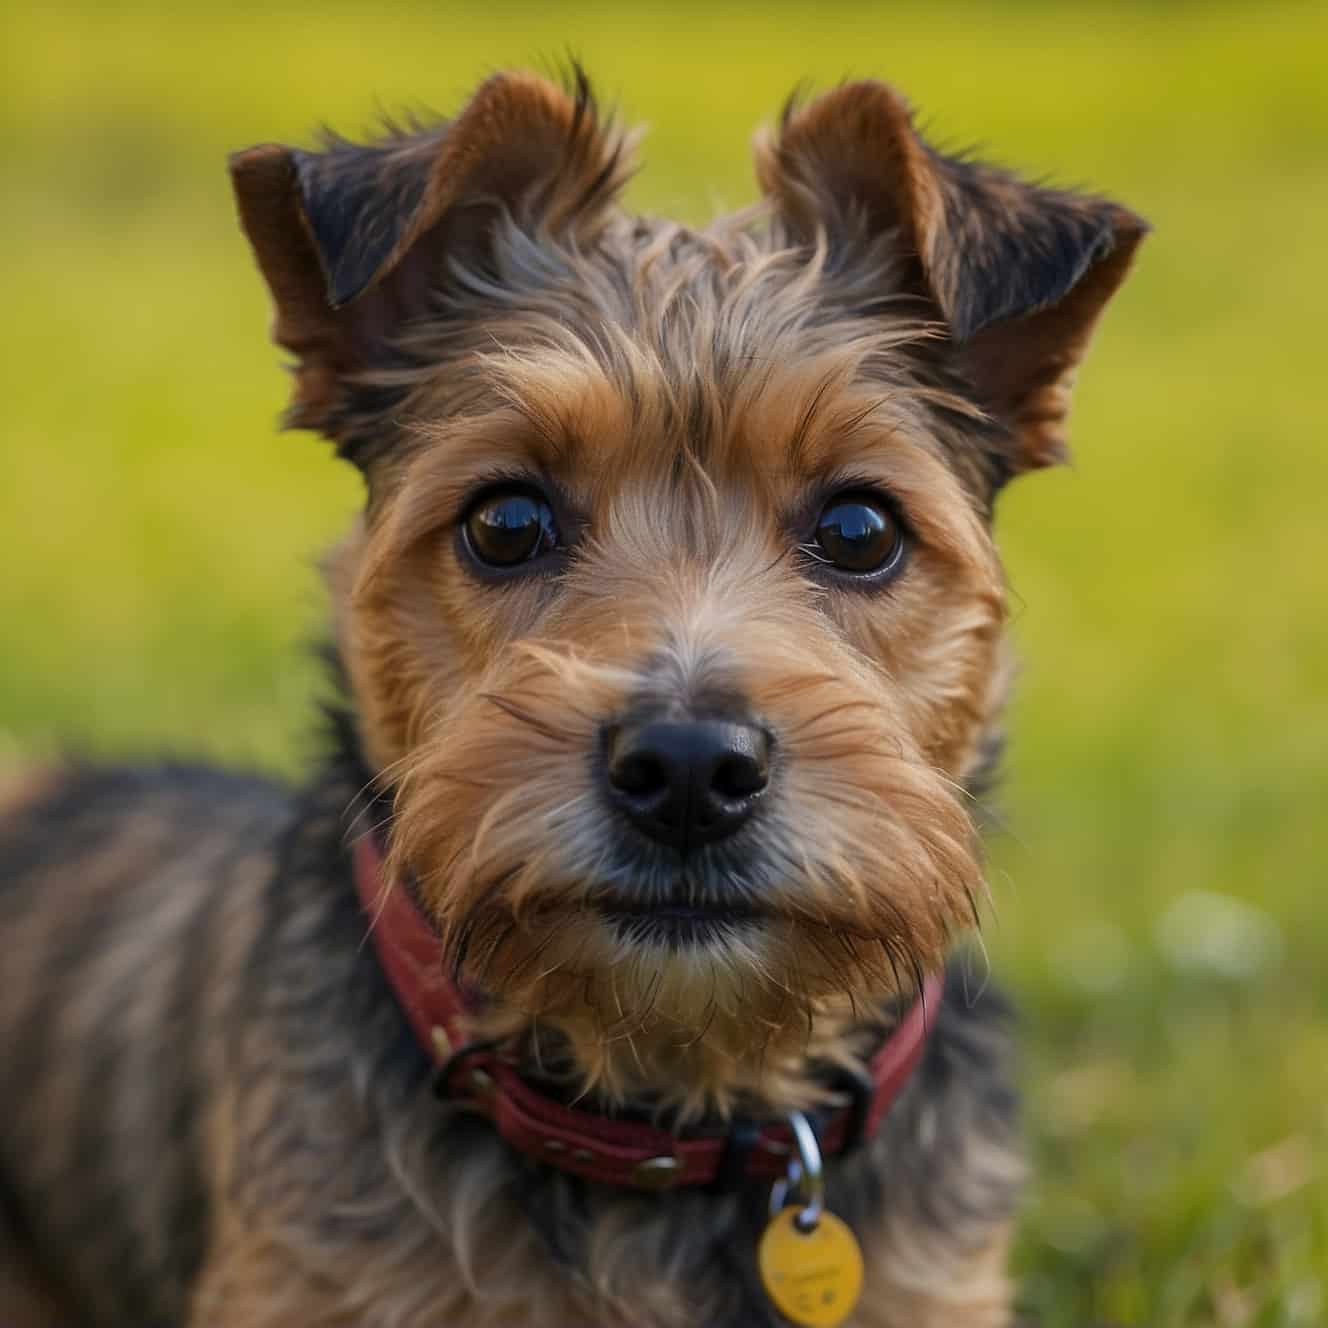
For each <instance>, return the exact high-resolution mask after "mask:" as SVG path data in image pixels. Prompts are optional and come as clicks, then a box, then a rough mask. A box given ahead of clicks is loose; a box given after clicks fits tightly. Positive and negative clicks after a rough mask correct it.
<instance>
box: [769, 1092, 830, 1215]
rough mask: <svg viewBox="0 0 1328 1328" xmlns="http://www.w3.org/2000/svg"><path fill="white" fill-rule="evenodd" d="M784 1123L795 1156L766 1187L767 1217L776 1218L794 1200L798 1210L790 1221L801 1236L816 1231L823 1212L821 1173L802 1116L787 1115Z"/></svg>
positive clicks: (808, 1124)
mask: <svg viewBox="0 0 1328 1328" xmlns="http://www.w3.org/2000/svg"><path fill="white" fill-rule="evenodd" d="M788 1123H789V1129H790V1130H792V1131H793V1142H794V1144H795V1145H796V1146H797V1153H798V1155H797V1157H791V1158H789V1164H788V1168H787V1169H786V1170H785V1172H784V1174H783V1175H782V1176H781V1177H780V1178H779V1179H778V1180H777V1181H776V1182H775V1183H774V1184H773V1185H772V1186H771V1187H770V1216H771V1218H772V1219H773V1218H775V1217H778V1216H779V1214H780V1213H781V1212H783V1210H784V1209H785V1208H786V1207H787V1206H788V1205H789V1204H790V1203H792V1202H794V1201H795V1200H796V1201H797V1202H798V1203H801V1204H802V1210H801V1212H799V1213H798V1215H797V1217H795V1218H794V1219H793V1221H794V1224H795V1225H796V1226H797V1228H798V1230H799V1231H801V1232H803V1233H804V1234H805V1233H807V1232H809V1231H815V1230H816V1224H817V1223H818V1222H819V1221H820V1220H821V1214H822V1213H823V1212H824V1211H825V1172H824V1170H823V1169H822V1167H821V1149H820V1145H818V1144H817V1142H816V1131H815V1130H813V1129H812V1126H811V1122H810V1121H809V1120H808V1119H807V1117H806V1116H804V1115H803V1114H802V1112H800V1111H794V1112H791V1113H790V1114H789V1118H788Z"/></svg>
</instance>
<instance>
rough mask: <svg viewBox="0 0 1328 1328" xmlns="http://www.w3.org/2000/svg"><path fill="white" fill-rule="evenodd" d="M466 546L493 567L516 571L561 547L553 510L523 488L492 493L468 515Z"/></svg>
mask: <svg viewBox="0 0 1328 1328" xmlns="http://www.w3.org/2000/svg"><path fill="white" fill-rule="evenodd" d="M464 529H465V534H466V545H467V547H468V548H469V550H470V552H471V554H472V555H473V556H474V557H475V558H476V560H477V561H479V562H482V563H486V564H488V566H490V567H515V566H517V565H518V564H519V563H528V562H531V561H533V560H534V559H536V558H538V557H539V556H540V555H541V554H544V553H549V552H551V551H552V550H554V549H556V548H557V547H558V525H557V522H556V521H555V520H554V516H553V508H552V507H550V506H549V503H548V500H547V499H546V498H544V497H543V495H542V494H540V493H538V492H536V491H535V490H533V489H528V488H524V487H515V486H512V487H506V488H501V489H490V490H489V492H488V493H485V494H482V495H481V496H480V498H479V499H478V500H477V501H476V502H475V503H474V504H473V505H472V507H471V508H470V510H469V512H467V513H466V520H465V527H464Z"/></svg>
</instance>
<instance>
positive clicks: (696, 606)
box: [235, 76, 1142, 1105]
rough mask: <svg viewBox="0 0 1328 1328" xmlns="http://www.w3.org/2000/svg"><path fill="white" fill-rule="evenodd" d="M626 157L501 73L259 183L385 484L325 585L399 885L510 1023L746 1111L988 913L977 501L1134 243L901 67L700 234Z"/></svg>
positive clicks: (288, 319)
mask: <svg viewBox="0 0 1328 1328" xmlns="http://www.w3.org/2000/svg"><path fill="white" fill-rule="evenodd" d="M625 163H626V148H625V143H624V140H623V139H622V137H621V136H620V135H618V134H617V133H616V132H615V131H614V130H613V129H612V127H605V126H603V125H601V124H600V123H599V122H598V121H597V119H596V116H595V113H594V107H593V104H592V103H591V102H590V101H589V99H588V97H587V96H586V95H585V94H584V89H582V90H581V95H579V96H577V97H575V98H573V97H571V96H568V95H566V94H564V93H563V92H562V91H560V90H559V89H557V88H554V87H552V86H551V85H549V84H546V83H544V82H542V81H539V80H535V79H531V78H523V77H512V76H503V77H499V78H496V79H494V80H491V81H490V82H489V83H488V84H486V85H485V86H484V87H483V88H482V89H481V90H480V92H479V93H478V94H477V95H476V97H475V98H474V100H473V101H472V102H471V104H470V106H469V107H468V108H467V109H466V111H465V112H464V113H463V114H462V115H461V116H460V117H458V119H457V120H456V121H454V122H452V124H451V125H450V126H446V127H443V128H440V129H433V130H421V131H416V132H413V133H410V134H405V135H400V136H397V137H395V138H393V139H391V140H389V141H386V142H385V143H383V144H381V145H378V146H375V147H371V148H352V147H350V146H349V145H345V144H339V143H334V144H331V145H329V147H328V149H327V151H325V152H324V153H321V154H305V153H293V152H289V151H287V150H285V149H276V148H271V149H256V150H254V151H253V152H251V153H248V154H244V155H242V156H241V157H239V158H237V160H236V163H235V176H236V182H237V192H238V196H239V199H240V204H241V212H242V216H243V219H244V222H245V225H246V227H247V229H248V231H249V234H250V237H251V239H252V240H253V242H254V245H255V249H256V252H257V254H258V258H259V261H260V264H261V266H262V267H263V270H264V273H265V275H266V276H267V278H268V281H269V284H270V285H271V287H272V289H273V292H274V295H275V297H276V302H277V310H278V321H277V329H276V335H277V338H278V340H279V341H281V342H282V343H283V344H285V345H287V346H289V347H291V348H292V349H294V350H295V351H296V352H297V353H298V354H299V356H300V363H299V366H298V379H297V382H298V386H297V391H296V405H295V410H294V418H295V420H296V422H298V423H302V424H309V425H313V426H316V427H319V428H321V429H323V430H324V431H325V432H327V433H328V434H330V435H331V436H333V437H334V438H336V439H337V440H338V442H339V443H340V444H341V447H342V450H343V451H344V452H345V453H346V454H348V455H349V456H351V458H352V459H353V460H355V461H356V462H357V464H359V465H361V466H362V468H363V469H364V471H365V474H366V477H367V480H368V486H369V502H368V506H367V511H366V516H365V520H364V522H363V524H362V526H361V527H360V528H359V529H358V530H357V531H356V532H355V533H354V534H353V535H352V536H351V538H350V539H349V540H348V541H347V544H346V545H345V546H344V548H343V549H342V551H341V553H340V555H339V557H338V560H337V563H336V567H335V570H334V583H335V586H336V588H337V590H338V598H339V600H340V605H339V613H340V628H339V630H340V646H341V650H342V654H343V657H344V659H345V661H346V664H347V667H348V670H349V673H350V676H351V679H352V684H353V688H354V692H355V698H356V703H357V712H358V715H359V721H360V725H361V731H362V737H363V741H364V744H365V746H366V750H367V752H368V753H369V756H370V759H371V760H372V762H373V763H374V765H375V767H376V769H377V770H378V771H380V772H381V778H382V780H383V782H384V783H385V785H386V786H388V787H389V788H390V789H391V790H392V792H393V796H394V816H393V819H392V825H391V832H390V835H391V857H392V863H393V865H394V867H395V869H396V870H398V871H409V872H411V873H412V874H413V876H414V878H415V881H416V882H417V885H418V891H419V895H420V898H421V900H422V902H423V903H424V905H425V906H426V908H427V909H428V910H429V912H430V914H431V916H432V918H433V920H434V921H435V923H436V925H437V926H438V928H439V929H440V931H441V932H442V934H443V936H444V938H445V939H446V941H447V942H448V945H449V948H450V952H451V953H452V954H453V955H454V956H455V957H456V961H457V963H458V965H459V968H460V971H461V974H462V975H463V977H466V978H467V979H469V980H470V981H472V982H474V983H475V984H477V985H478V986H480V987H481V988H482V989H483V990H484V991H485V992H486V993H487V994H488V995H489V996H490V997H491V999H492V1002H493V1005H492V1013H491V1019H492V1021H493V1022H494V1024H495V1026H497V1025H503V1026H506V1027H512V1026H513V1025H515V1024H517V1023H520V1022H521V1021H529V1020H530V1019H532V1018H534V1017H538V1019H539V1021H540V1022H541V1023H542V1024H544V1025H546V1026H548V1027H550V1028H553V1029H556V1030H557V1031H558V1032H559V1033H560V1034H561V1035H562V1038H563V1040H564V1043H563V1045H564V1046H565V1047H566V1049H568V1050H569V1051H570V1054H571V1057H572V1060H573V1061H574V1063H575V1065H576V1068H577V1070H578V1071H579V1072H580V1073H581V1074H582V1075H583V1076H584V1077H585V1078H587V1079H589V1080H592V1081H595V1082H597V1083H599V1084H600V1085H601V1086H603V1087H604V1088H606V1089H607V1090H608V1091H610V1092H618V1093H628V1092H640V1091H654V1092H662V1093H665V1094H667V1095H669V1096H677V1095H681V1096H683V1097H684V1098H688V1099H690V1100H692V1101H693V1102H694V1104H696V1105H699V1104H700V1103H701V1102H702V1101H708V1102H710V1103H712V1104H713V1103H718V1104H720V1105H724V1104H725V1103H727V1102H729V1101H731V1100H732V1098H733V1095H734V1094H735V1093H738V1092H742V1091H747V1092H755V1093H759V1092H761V1091H762V1083H763V1077H764V1078H768V1077H769V1076H770V1075H774V1074H778V1073H779V1072H780V1068H781V1066H782V1065H783V1063H784V1061H785V1060H786V1059H788V1058H789V1057H793V1056H796V1055H798V1054H802V1053H804V1052H805V1050H806V1048H807V1046H808V1045H809V1040H810V1041H811V1042H813V1043H814V1042H815V1041H816V1039H817V1038H821V1039H823V1040H824V1039H825V1038H827V1037H830V1038H831V1040H832V1034H831V1033H829V1032H828V1031H827V1030H832V1029H835V1028H838V1027H839V1026H840V1023H841V1021H842V1020H843V1019H844V1018H845V1017H846V1016H847V1015H848V1014H850V1013H852V1012H854V1011H855V1010H860V1009H866V1008H869V1007H870V1006H871V1005H872V1004H873V1003H874V1002H876V1001H878V1000H879V999H880V998H881V997H882V996H884V995H887V994H890V993H892V992H898V991H903V990H907V989H910V988H911V987H912V986H913V984H914V983H915V981H916V979H917V976H918V975H919V974H920V973H921V972H922V971H923V970H924V969H927V968H931V967H934V966H935V965H937V964H938V963H939V961H940V959H941V956H942V954H943V952H944V948H945V946H946V943H947V940H948V938H949V937H950V936H951V935H952V933H953V932H954V930H955V929H956V928H958V927H962V926H964V925H965V924H967V923H971V922H972V921H973V920H974V919H975V913H976V903H975V900H976V899H977V897H978V895H979V892H980V890H981V888H982V873H981V868H980V865H979V861H978V857H977V853H976V842H975V833H974V829H973V825H972V820H971V816H970V811H969V807H968V805H967V801H968V798H969V794H968V792H967V790H966V787H965V785H966V781H968V780H970V779H971V777H972V776H973V775H974V773H975V770H976V769H977V767H978V766H979V764H980V763H981V762H982V760H983V758H984V754H985V753H986V751H987V749H988V747H989V746H990V744H991V739H992V735H993V731H994V724H995V721H996V712H997V709H998V707H999V704H1000V702H1001V699H1002V693H1003V675H1004V670H1003V667H1002V661H1001V643H1000V635H1001V626H1002V617H1003V591H1002V578H1001V572H1000V567H999V564H998V561H997V558H996V554H995V550H994V548H993V545H992V541H991V538H990V534H989V530H988V517H989V513H990V506H991V502H992V499H993V497H994V494H995V492H996V490H997V488H999V486H1000V484H1001V483H1002V482H1004V480H1005V479H1006V478H1008V477H1009V476H1010V475H1012V474H1015V473H1017V472H1019V471H1021V470H1023V469H1027V468H1030V467H1033V466H1037V465H1041V464H1045V463H1046V462H1048V461H1050V460H1052V459H1055V457H1056V456H1057V455H1058V454H1059V452H1060V449H1061V447H1062V432H1061V426H1062V423H1063V419H1064V415H1065V405H1066V402H1065V393H1066V389H1067V382H1068V376H1069V374H1070V372H1071V371H1072V369H1073V367H1074V365H1075V363H1076V362H1077V360H1078V358H1079V356H1080V354H1081V353H1082V350H1083V348H1084V344H1085V342H1086V339H1087V336H1088V333H1089V331H1090V329H1091V326H1092V324H1093V322H1094V320H1095V319H1096V316H1097V314H1098V313H1099V312H1100V310H1101V308H1102V306H1103V304H1104V303H1105V301H1106V299H1107V298H1108V297H1109V295H1110V294H1111V292H1112V291H1113V290H1114V289H1115V287H1116V285H1117V284H1118V283H1119V281H1120V280H1121V278H1122V277H1123V275H1124V272H1125V270H1126V267H1127V265H1128V262H1129V258H1130V255H1131V252H1132V250H1133V248H1134V246H1135V244H1136V242H1137V240H1138V238H1139V236H1140V234H1141V233H1142V226H1141V225H1140V223H1139V222H1138V221H1137V219H1135V218H1133V217H1132V216H1131V215H1130V214H1128V213H1126V212H1124V211H1123V210H1121V209H1119V208H1116V207H1114V206H1113V205H1111V204H1108V203H1106V202H1104V201H1102V200H1098V199H1092V198H1083V197H1078V196H1072V195H1066V194H1059V193H1052V192H1049V191H1043V190H1037V189H1033V188H1031V187H1029V186H1025V185H1022V184H1019V183H1017V182H1015V181H1013V180H1012V179H1010V178H1009V177H1007V176H1004V175H1001V174H999V173H996V172H991V171H988V170H986V169H984V168H979V167H974V166H971V165H968V164H964V163H958V162H954V161H951V160H948V159H946V158H943V157H940V156H938V155H936V154H934V153H932V152H931V151H930V150H929V149H928V148H926V147H925V146H924V145H923V144H922V143H921V142H920V140H919V139H918V138H917V137H916V136H915V134H914V132H913V130H912V128H911V125H910V123H909V119H908V115H907V112H906V111H905V110H904V108H903V106H902V104H901V103H900V102H899V101H898V99H897V98H896V97H895V96H894V94H892V93H891V92H890V91H889V90H888V89H886V88H884V87H881V86H880V85H874V84H865V85H856V86H851V87H845V88H841V89H839V90H838V91H836V92H833V93H831V94H829V95H828V96H826V97H824V98H823V99H821V100H820V101H818V102H816V103H813V104H812V105H811V106H809V107H807V108H805V109H801V110H797V111H795V112H793V113H791V114H789V115H788V116H786V118H785V120H784V122H783V124H782V126H781V129H780V132H779V134H778V135H777V136H776V137H772V138H770V139H768V140H765V141H763V142H762V143H761V144H760V145H759V146H758V175H759V177H760V180H761V183H762V186H763V189H764V192H765V195H766V198H767V203H766V205H765V207H764V208H762V209H760V210H758V211H756V212H753V213H752V214H750V215H747V216H740V217H736V218H728V219H726V220H724V221H721V222H719V223H716V224H715V225H713V226H712V227H711V228H709V229H708V230H705V231H700V232H696V231H690V230H687V229H685V228H681V227H678V226H674V225H671V224H664V223H657V222H643V221H639V220H637V219H634V218H631V217H629V216H627V215H626V214H624V213H622V212H621V211H620V210H619V209H618V207H617V205H616V202H615V199H616V194H617V191H618V188H619V187H620V185H621V183H622V181H623V179H624V178H625V176H626V173H627V171H626V165H625ZM823 1049H824V1047H823Z"/></svg>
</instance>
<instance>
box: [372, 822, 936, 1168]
mask: <svg viewBox="0 0 1328 1328" xmlns="http://www.w3.org/2000/svg"><path fill="white" fill-rule="evenodd" d="M353 853H354V864H355V885H356V888H357V890H358V891H359V896H360V903H361V905H362V907H363V909H364V911H365V913H366V915H367V916H368V918H369V920H370V925H371V935H372V936H373V942H374V948H375V949H376V951H377V953H378V959H379V962H380V963H381V964H382V967H383V971H384V973H386V975H387V979H388V981H389V982H390V983H391V985H392V988H393V990H394V991H395V992H396V996H397V1000H398V1001H399V1002H400V1004H401V1007H402V1009H403V1010H404V1011H405V1013H406V1016H407V1018H408V1019H409V1020H410V1024H411V1027H412V1028H413V1029H414V1030H415V1036H416V1037H417V1038H418V1039H419V1041H420V1044H421V1045H422V1046H423V1047H424V1048H425V1049H426V1051H427V1052H428V1053H429V1055H430V1056H431V1058H432V1059H433V1060H434V1061H436V1062H437V1063H438V1064H439V1066H440V1070H439V1080H440V1082H439V1088H440V1092H442V1093H443V1094H444V1095H445V1096H446V1097H448V1098H449V1099H451V1100H453V1101H456V1102H460V1103H463V1104H465V1105H466V1106H468V1107H471V1108H473V1109H475V1110H477V1111H480V1112H482V1113H483V1114H484V1115H486V1116H488V1117H489V1119H490V1120H491V1121H492V1122H493V1124H494V1126H495V1128H496V1129H497V1131H498V1133H499V1134H500V1135H501V1136H502V1137H503V1139H504V1140H506V1141H507V1143H509V1144H511V1146H512V1147H513V1148H515V1149H517V1150H518V1151H520V1152H522V1153H525V1154H527V1155H529V1156H531V1157H534V1158H538V1159H540V1160H541V1161H544V1162H548V1163H551V1164H552V1165H554V1166H556V1167H559V1168H561V1169H562V1170H564V1171H570V1172H573V1173H575V1174H576V1175H578V1176H584V1177H585V1178H586V1179H588V1180H594V1181H600V1182H602V1183H605V1184H609V1185H626V1186H632V1187H636V1188H639V1189H663V1188H669V1187H672V1186H676V1185H708V1184H711V1183H713V1182H715V1181H716V1180H717V1179H719V1178H720V1177H721V1175H724V1176H725V1178H726V1179H730V1180H731V1179H738V1180H741V1179H747V1180H774V1179H776V1178H778V1177H780V1176H783V1175H785V1174H786V1173H787V1171H788V1166H789V1161H790V1157H791V1154H792V1149H793V1136H792V1133H791V1131H790V1130H789V1127H788V1126H787V1125H784V1124H771V1125H766V1126H763V1127H762V1128H761V1129H760V1130H759V1132H757V1133H756V1134H755V1136H754V1138H753V1137H749V1138H747V1139H745V1140H743V1141H742V1143H741V1149H742V1153H741V1155H739V1156H738V1157H737V1159H736V1160H737V1162H738V1165H739V1167H740V1170H739V1171H738V1172H737V1176H736V1177H734V1176H732V1174H731V1170H730V1169H731V1165H732V1162H733V1160H734V1153H733V1151H731V1150H732V1149H733V1148H734V1147H735V1146H736V1144H737V1141H736V1139H735V1137H734V1136H731V1135H729V1134H703V1133H698V1134H695V1135H692V1136H687V1135H682V1136H679V1135H675V1134H673V1133H672V1132H671V1131H669V1130H667V1129H664V1128H662V1127H660V1126H657V1125H650V1124H647V1123H644V1122H637V1121H628V1120H618V1119H615V1118H613V1117H611V1116H604V1115H599V1114H596V1113H594V1112H590V1111H583V1110H580V1109H578V1108H576V1107H569V1106H566V1105H564V1104H563V1103H561V1102H558V1101H555V1100H554V1099H553V1098H550V1097H548V1096H546V1095H545V1094H543V1093H540V1092H538V1091H537V1090H536V1089H534V1088H532V1087H531V1085H530V1084H528V1083H527V1082H526V1081H525V1080H524V1079H523V1078H522V1077H521V1075H520V1073H519V1072H518V1070H517V1069H516V1067H515V1066H514V1065H513V1064H512V1063H511V1062H510V1060H508V1059H507V1058H506V1057H505V1056H504V1055H503V1053H502V1051H501V1050H500V1049H499V1048H496V1047H492V1046H486V1045H483V1044H473V1045H472V1046H470V1047H467V1046H466V1045H465V1044H464V1040H463V1039H464V1029H463V1022H462V1021H463V1018H464V1016H465V1014H466V1013H467V1010H468V1008H469V1006H468V1002H467V1000H466V997H465V994H464V993H463V992H462V990H460V989H459V988H458V986H457V984H456V983H455V982H453V981H452V979H451V977H450V976H449V974H448V965H447V964H446V963H445V962H444V956H443V950H442V944H441V942H440V941H439V938H438V936H437V934H436V933H435V932H434V930H433V928H432V927H431V926H430V925H429V923H428V922H427V920H426V919H425V918H424V916H423V915H422V914H421V913H420V911H419V909H418V908H417V907H416V906H415V904H414V902H413V901H412V900H411V899H410V898H409V897H408V896H407V894H406V892H405V891H404V890H400V889H397V888H395V887H394V886H393V885H392V884H391V883H390V882H388V881H386V880H385V879H384V877H383V872H382V855H381V854H380V852H379V850H378V846H377V844H376V843H375V842H374V836H373V835H372V834H368V835H363V836H362V837H361V838H359V839H357V840H356V841H355V845H354V849H353ZM940 1005H941V980H940V978H939V977H938V976H935V975H933V976H931V977H929V978H927V980H926V982H925V984H924V986H923V989H922V993H921V996H920V999H919V1000H917V1001H915V1002H914V1004H913V1007H912V1008H911V1009H910V1010H909V1011H908V1013H907V1014H906V1015H905V1016H904V1018H903V1019H902V1020H901V1021H900V1023H899V1025H898V1026H897V1027H896V1028H895V1029H894V1031H893V1032H892V1033H891V1034H890V1036H889V1037H888V1038H886V1040H885V1041H884V1042H883V1043H882V1045H881V1046H880V1048H879V1049H878V1050H877V1052H876V1054H875V1055H874V1056H873V1057H872V1058H871V1061H870V1063H869V1065H868V1070H869V1073H870V1077H871V1091H870V1095H869V1096H868V1095H866V1094H864V1095H863V1097H864V1100H863V1102H862V1103H861V1104H860V1105H859V1107H858V1109H857V1111H856V1112H855V1110H854V1109H853V1108H850V1107H844V1108H840V1109H839V1110H837V1111H835V1112H833V1113H831V1114H830V1115H829V1116H828V1117H826V1118H825V1119H824V1120H823V1122H822V1124H821V1130H820V1145H821V1151H822V1153H824V1154H825V1155H826V1156H831V1155H833V1154H835V1153H838V1152H840V1151H842V1150H843V1149H844V1148H845V1147H848V1146H851V1145H852V1144H853V1143H854V1142H856V1139H857V1138H858V1137H860V1138H870V1137H871V1136H872V1135H873V1134H874V1133H875V1132H876V1129H877V1127H878V1126H879V1125H880V1123H881V1120H882V1118H883V1117H884V1115H885V1113H886V1110H887V1109H888V1108H889V1106H890V1104H891V1103H892V1102H893V1101H894V1100H895V1098H896V1097H897V1096H898V1095H899V1092H900V1090H901V1089H902V1088H903V1086H904V1084H905V1082H906V1081H907V1080H908V1077H909V1075H910V1074H911V1073H912V1071H913V1069H914V1067H915V1066H916V1065H917V1063H918V1061H919V1060H920V1059H921V1058H922V1051H923V1048H924V1046H925V1045H926V1041H927V1034H928V1033H929V1032H930V1031H931V1028H932V1026H933V1025H934V1023H935V1020H936V1015H937V1012H938V1011H939V1009H940Z"/></svg>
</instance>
